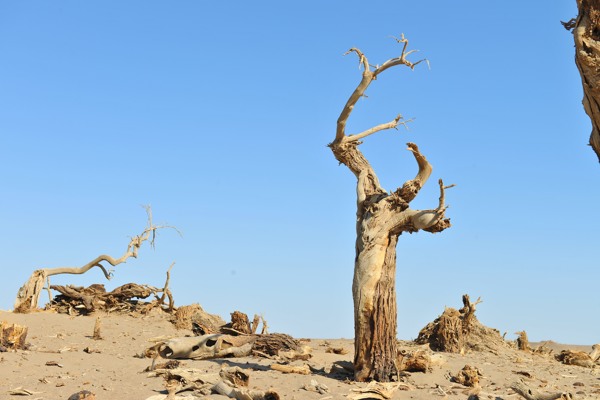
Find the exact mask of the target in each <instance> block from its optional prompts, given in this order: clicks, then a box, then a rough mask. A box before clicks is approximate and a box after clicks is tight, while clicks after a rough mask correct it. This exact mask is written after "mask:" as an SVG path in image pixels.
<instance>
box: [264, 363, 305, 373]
mask: <svg viewBox="0 0 600 400" xmlns="http://www.w3.org/2000/svg"><path fill="white" fill-rule="evenodd" d="M271 369H272V370H274V371H279V372H283V373H284V374H300V375H310V373H311V371H310V367H309V366H308V365H306V364H304V365H302V366H298V365H287V364H271Z"/></svg>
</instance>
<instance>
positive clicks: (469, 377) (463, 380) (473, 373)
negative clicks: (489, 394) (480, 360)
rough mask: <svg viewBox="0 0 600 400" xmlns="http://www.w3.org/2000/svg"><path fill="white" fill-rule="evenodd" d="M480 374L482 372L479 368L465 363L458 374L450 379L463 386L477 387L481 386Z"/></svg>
mask: <svg viewBox="0 0 600 400" xmlns="http://www.w3.org/2000/svg"><path fill="white" fill-rule="evenodd" d="M480 376H481V372H479V370H478V369H477V368H475V367H471V366H470V365H465V366H464V367H463V369H461V370H460V371H458V373H457V374H456V375H452V376H451V377H450V380H451V381H452V382H456V383H459V384H461V385H463V386H469V387H475V386H479V377H480Z"/></svg>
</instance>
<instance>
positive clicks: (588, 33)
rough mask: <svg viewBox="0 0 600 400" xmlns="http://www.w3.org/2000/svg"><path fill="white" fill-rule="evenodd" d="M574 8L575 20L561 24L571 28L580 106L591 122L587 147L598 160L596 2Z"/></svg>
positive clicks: (599, 30) (599, 32)
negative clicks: (580, 89) (581, 102)
mask: <svg viewBox="0 0 600 400" xmlns="http://www.w3.org/2000/svg"><path fill="white" fill-rule="evenodd" d="M577 8H578V10H579V13H578V16H577V18H575V19H573V20H571V21H569V22H567V23H563V25H564V26H565V28H567V29H569V30H571V29H573V38H574V40H575V64H576V65H577V69H578V70H579V74H580V75H581V83H582V85H583V107H584V109H585V112H586V114H587V115H588V116H589V117H590V120H591V122H592V133H591V134H590V140H589V144H590V146H592V149H593V150H594V152H595V153H596V155H597V156H598V159H599V160H600V0H577Z"/></svg>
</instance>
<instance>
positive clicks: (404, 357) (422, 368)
mask: <svg viewBox="0 0 600 400" xmlns="http://www.w3.org/2000/svg"><path fill="white" fill-rule="evenodd" d="M398 370H399V371H407V372H428V371H430V370H431V356H429V354H427V353H426V352H425V351H424V350H417V351H414V352H412V353H411V352H407V351H404V350H402V351H399V352H398Z"/></svg>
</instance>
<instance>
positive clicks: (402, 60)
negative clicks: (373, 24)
mask: <svg viewBox="0 0 600 400" xmlns="http://www.w3.org/2000/svg"><path fill="white" fill-rule="evenodd" d="M392 37H393V36H392ZM393 38H394V40H396V42H397V43H403V44H404V46H403V47H402V54H401V55H400V57H396V58H391V59H389V60H387V61H386V62H384V63H383V64H381V66H378V67H377V68H376V69H375V71H373V75H375V79H377V75H379V74H380V73H382V72H383V71H385V70H386V69H389V68H391V67H395V66H396V65H406V66H407V67H409V68H410V69H415V67H416V66H417V65H419V64H420V63H422V62H423V61H425V62H428V60H427V59H426V58H423V59H421V60H419V61H417V62H415V63H413V62H410V61H408V60H407V59H406V57H407V56H409V55H410V54H412V53H416V52H417V50H410V51H406V49H407V47H408V39H406V38H405V37H404V33H403V34H402V36H401V37H400V39H398V38H395V37H393Z"/></svg>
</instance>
